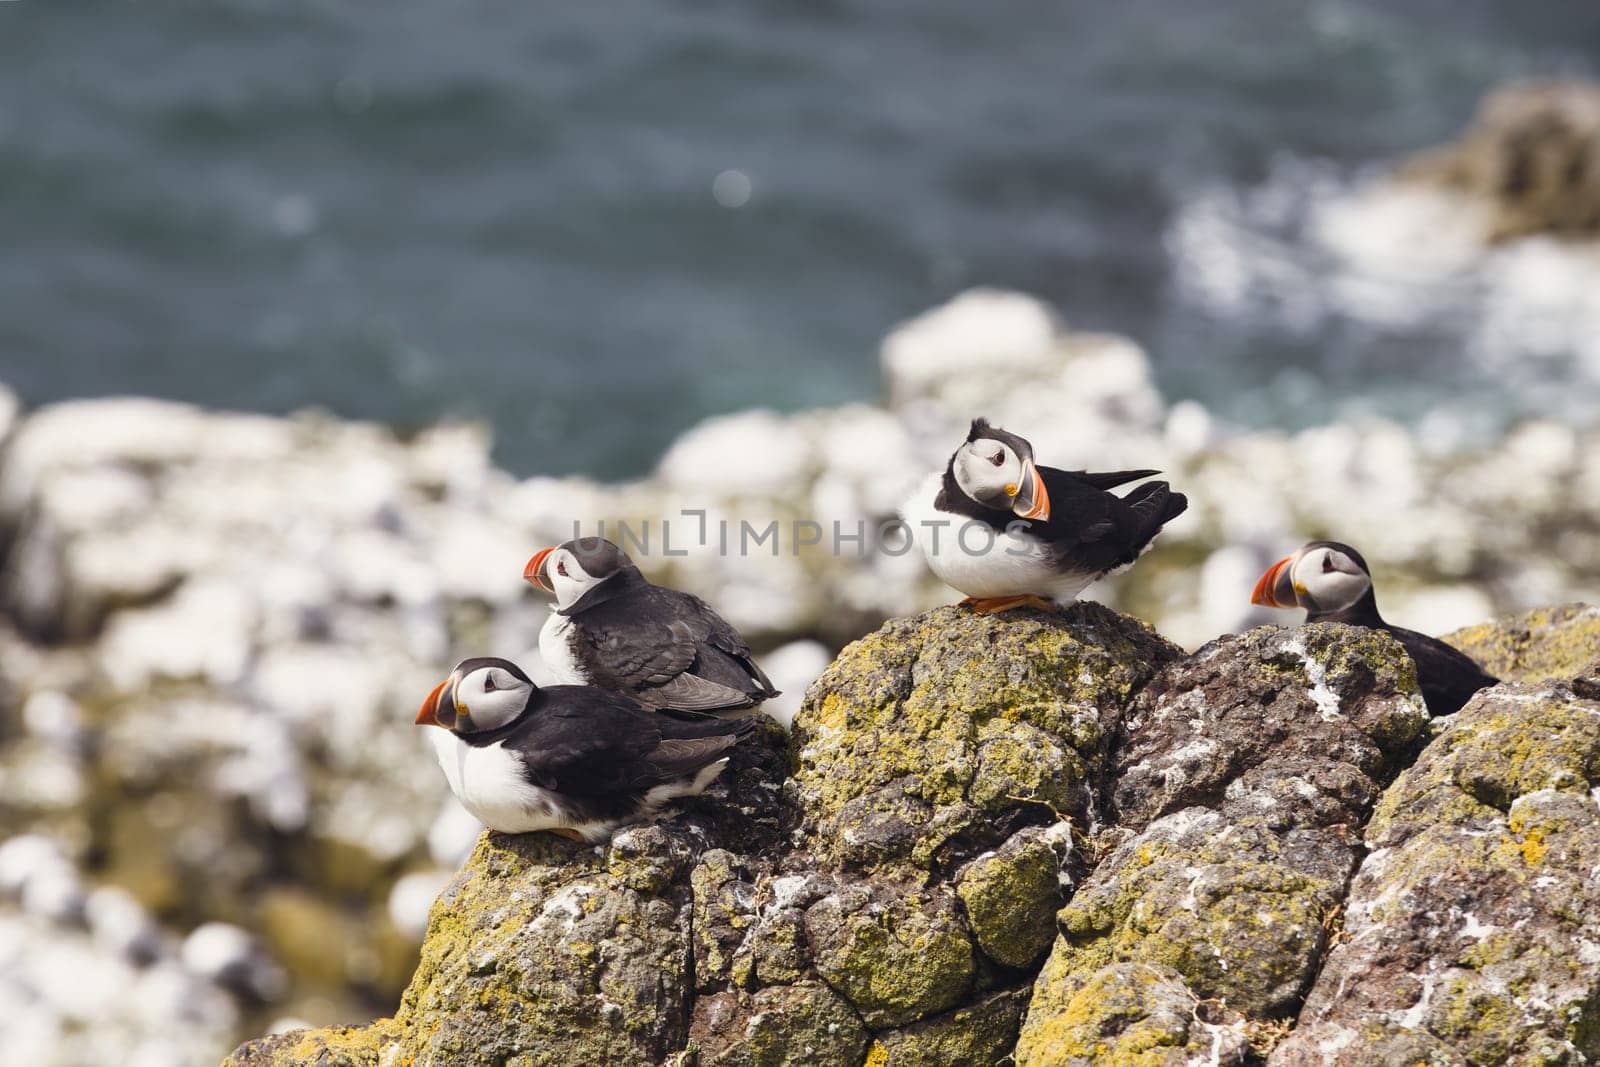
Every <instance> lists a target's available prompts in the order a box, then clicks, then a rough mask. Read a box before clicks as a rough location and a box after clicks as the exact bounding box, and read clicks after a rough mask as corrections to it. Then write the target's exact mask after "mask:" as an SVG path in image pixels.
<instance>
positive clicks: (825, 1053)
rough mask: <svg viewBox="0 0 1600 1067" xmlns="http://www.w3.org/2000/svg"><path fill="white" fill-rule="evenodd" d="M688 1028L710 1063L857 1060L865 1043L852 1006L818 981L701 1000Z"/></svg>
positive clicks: (759, 1065) (747, 1065)
mask: <svg viewBox="0 0 1600 1067" xmlns="http://www.w3.org/2000/svg"><path fill="white" fill-rule="evenodd" d="M690 1032H691V1033H692V1034H693V1035H694V1037H695V1041H696V1043H697V1044H698V1045H699V1047H700V1057H701V1061H702V1062H704V1063H705V1064H707V1065H708V1067H809V1065H811V1064H822V1063H829V1064H832V1063H838V1064H858V1063H860V1062H861V1057H862V1054H863V1053H864V1052H865V1051H866V1047H867V1030H866V1028H865V1027H864V1026H862V1025H861V1020H860V1019H859V1018H858V1017H857V1016H856V1013H855V1012H854V1011H852V1010H851V1008H850V1005H849V1004H847V1003H845V1001H844V1000H843V999H842V998H841V997H839V996H838V995H837V994H835V993H833V992H832V991H831V990H829V989H828V987H827V986H825V985H821V984H819V983H814V982H808V983H799V984H796V985H792V986H771V987H769V988H766V989H761V990H757V991H756V992H755V993H754V994H753V995H740V994H734V993H724V994H720V995H717V996H712V997H705V998H702V999H701V1000H700V1001H699V1002H698V1003H697V1004H696V1005H695V1014H694V1020H693V1023H692V1025H691V1031H690Z"/></svg>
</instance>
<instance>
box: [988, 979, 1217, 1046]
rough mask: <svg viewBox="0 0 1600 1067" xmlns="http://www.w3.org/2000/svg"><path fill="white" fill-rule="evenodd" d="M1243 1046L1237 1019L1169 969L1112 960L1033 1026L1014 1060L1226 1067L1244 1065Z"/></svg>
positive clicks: (1026, 1034)
mask: <svg viewBox="0 0 1600 1067" xmlns="http://www.w3.org/2000/svg"><path fill="white" fill-rule="evenodd" d="M1030 1022H1032V1020H1031V1017H1030ZM1248 1048H1249V1040H1248V1037H1247V1032H1246V1026H1245V1022H1244V1020H1243V1019H1242V1018H1241V1017H1240V1016H1239V1014H1238V1013H1237V1012H1232V1011H1229V1010H1228V1009H1227V1008H1226V1007H1225V1006H1223V1005H1221V1004H1216V1003H1208V1002H1204V1001H1202V1000H1200V999H1199V998H1198V997H1196V996H1195V994H1194V993H1193V992H1192V991H1190V989H1189V987H1188V986H1187V985H1186V984H1185V983H1184V981H1183V979H1182V977H1180V976H1179V975H1178V974H1177V972H1175V971H1173V970H1172V969H1171V968H1168V967H1163V966H1161V965H1159V964H1153V963H1119V964H1114V965H1112V966H1109V967H1104V968H1101V969H1100V970H1098V971H1096V972H1095V973H1094V974H1093V975H1092V976H1091V977H1090V978H1089V980H1088V981H1087V982H1085V983H1084V984H1083V985H1082V986H1081V987H1080V988H1078V989H1077V990H1076V991H1075V992H1074V993H1073V995H1072V997H1071V998H1070V999H1068V1000H1067V1001H1066V1002H1065V1003H1064V1004H1062V1005H1061V1006H1060V1009H1059V1010H1057V1011H1054V1012H1052V1013H1051V1014H1050V1016H1049V1017H1048V1018H1047V1019H1044V1020H1042V1021H1040V1022H1037V1023H1033V1024H1032V1029H1031V1030H1030V1031H1028V1032H1025V1033H1024V1034H1023V1038H1022V1041H1021V1042H1019V1043H1018V1045H1017V1059H1016V1062H1017V1063H1018V1064H1019V1065H1022V1064H1041V1065H1044V1064H1048V1065H1050V1067H1202V1065H1203V1067H1231V1065H1233V1064H1240V1063H1243V1062H1244V1056H1245V1052H1246V1050H1247V1049H1248Z"/></svg>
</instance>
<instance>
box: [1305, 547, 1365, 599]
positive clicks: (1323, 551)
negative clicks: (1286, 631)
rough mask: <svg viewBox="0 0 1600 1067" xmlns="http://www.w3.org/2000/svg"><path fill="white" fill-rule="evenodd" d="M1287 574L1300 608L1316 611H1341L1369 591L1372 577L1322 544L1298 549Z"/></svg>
mask: <svg viewBox="0 0 1600 1067" xmlns="http://www.w3.org/2000/svg"><path fill="white" fill-rule="evenodd" d="M1289 573H1290V577H1291V578H1292V580H1293V582H1294V592H1295V599H1296V600H1298V601H1299V602H1300V606H1301V607H1303V608H1309V609H1311V610H1313V611H1317V612H1326V611H1343V610H1344V609H1345V608H1348V607H1349V606H1350V605H1352V604H1354V603H1355V602H1356V601H1358V600H1360V599H1361V598H1362V597H1364V596H1366V595H1367V590H1369V589H1371V588H1372V575H1370V574H1368V573H1367V572H1366V570H1365V569H1364V568H1363V567H1362V566H1361V565H1360V564H1359V563H1357V562H1356V561H1355V560H1353V559H1351V558H1350V557H1349V556H1347V555H1345V554H1344V553H1343V552H1341V551H1339V550H1338V549H1337V548H1330V547H1328V546H1326V545H1317V546H1315V547H1313V548H1308V549H1303V550H1301V552H1300V556H1299V558H1298V559H1296V560H1295V561H1294V563H1293V565H1292V566H1291V567H1290V570H1289Z"/></svg>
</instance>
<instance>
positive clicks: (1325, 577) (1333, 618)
mask: <svg viewBox="0 0 1600 1067" xmlns="http://www.w3.org/2000/svg"><path fill="white" fill-rule="evenodd" d="M1250 603H1252V604H1260V605H1261V606H1263V607H1268V608H1305V609H1306V622H1343V623H1348V624H1350V625H1351V626H1365V627H1367V628H1368V629H1372V630H1382V631H1384V632H1385V633H1388V634H1392V635H1394V637H1395V639H1396V640H1397V641H1399V642H1400V644H1401V645H1402V646H1404V648H1405V650H1406V653H1407V654H1408V655H1409V656H1410V657H1411V662H1412V663H1414V664H1416V666H1417V684H1418V685H1420V686H1421V687H1422V699H1423V701H1424V703H1426V704H1427V705H1428V714H1429V715H1449V714H1452V713H1453V712H1457V711H1460V710H1461V706H1462V705H1463V704H1465V703H1466V702H1467V701H1468V700H1470V699H1472V694H1474V693H1476V692H1477V691H1478V690H1480V689H1483V688H1484V687H1486V686H1491V685H1494V684H1496V683H1497V682H1498V681H1499V680H1500V679H1498V678H1496V677H1494V676H1493V675H1491V674H1489V673H1487V672H1486V671H1484V669H1483V668H1482V667H1479V666H1478V665H1477V664H1476V663H1475V662H1473V661H1472V659H1471V658H1469V657H1468V656H1467V655H1466V654H1465V653H1464V652H1461V651H1459V650H1458V649H1455V648H1452V647H1451V646H1449V645H1447V644H1445V643H1444V642H1443V641H1441V640H1439V639H1438V638H1436V637H1429V636H1428V635H1427V634H1421V633H1418V632H1417V631H1415V630H1407V629H1405V628H1404V627H1400V626H1394V625H1391V624H1390V623H1387V622H1385V621H1384V619H1383V616H1382V615H1379V614H1378V599H1377V597H1376V596H1375V595H1374V594H1373V591H1372V569H1371V568H1370V567H1368V566H1367V561H1366V560H1365V559H1364V558H1362V555H1361V553H1360V552H1357V551H1356V550H1355V549H1353V548H1351V547H1350V546H1349V545H1346V544H1341V543H1339V542H1338V541H1312V542H1309V543H1308V544H1306V545H1304V546H1302V547H1301V549H1300V550H1299V551H1298V552H1296V553H1294V555H1292V556H1285V557H1284V558H1283V559H1280V560H1279V561H1278V562H1276V563H1274V564H1273V565H1272V566H1271V567H1268V568H1267V572H1266V573H1265V574H1263V575H1262V576H1261V578H1260V580H1259V581H1257V582H1256V588H1255V592H1253V593H1251V594H1250Z"/></svg>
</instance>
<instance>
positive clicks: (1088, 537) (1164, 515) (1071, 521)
mask: <svg viewBox="0 0 1600 1067" xmlns="http://www.w3.org/2000/svg"><path fill="white" fill-rule="evenodd" d="M1038 470H1039V474H1040V476H1041V477H1042V478H1043V479H1044V486H1045V491H1046V492H1047V493H1049V494H1050V518H1049V520H1048V521H1046V522H1042V523H1041V522H1033V523H1030V524H1029V532H1030V533H1033V534H1035V535H1036V536H1039V537H1042V538H1043V539H1044V540H1045V541H1047V542H1048V543H1050V544H1051V545H1052V546H1053V547H1054V548H1055V551H1056V555H1057V558H1058V561H1059V565H1060V566H1061V567H1063V568H1064V569H1066V568H1070V569H1074V570H1079V571H1082V572H1086V573H1104V572H1105V571H1108V570H1112V569H1114V568H1116V567H1119V566H1121V565H1123V564H1125V563H1132V562H1133V561H1134V560H1135V559H1138V558H1139V553H1140V552H1141V551H1143V550H1144V547H1145V545H1147V544H1149V543H1150V539H1151V538H1153V537H1155V535H1156V534H1157V533H1159V532H1160V530H1161V527H1162V526H1163V525H1165V524H1166V523H1168V522H1170V521H1171V520H1172V519H1174V518H1176V517H1177V516H1178V515H1180V514H1182V513H1183V511H1184V509H1185V508H1187V507H1188V506H1189V501H1188V498H1187V497H1185V496H1184V495H1183V494H1182V493H1174V492H1173V491H1172V487H1171V486H1169V485H1168V484H1167V483H1166V482H1147V483H1145V484H1144V485H1141V486H1138V487H1137V488H1135V489H1133V490H1132V491H1130V492H1129V493H1128V495H1127V496H1125V497H1119V496H1116V495H1115V494H1113V493H1109V492H1107V491H1106V490H1105V489H1104V488H1101V486H1102V485H1121V484H1124V483H1125V482H1128V481H1131V480H1133V479H1134V478H1138V477H1144V476H1147V475H1149V474H1154V473H1156V472H1154V471H1116V472H1114V473H1108V474H1090V473H1087V472H1080V471H1064V470H1057V469H1056V468H1054V467H1040V468H1038Z"/></svg>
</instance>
